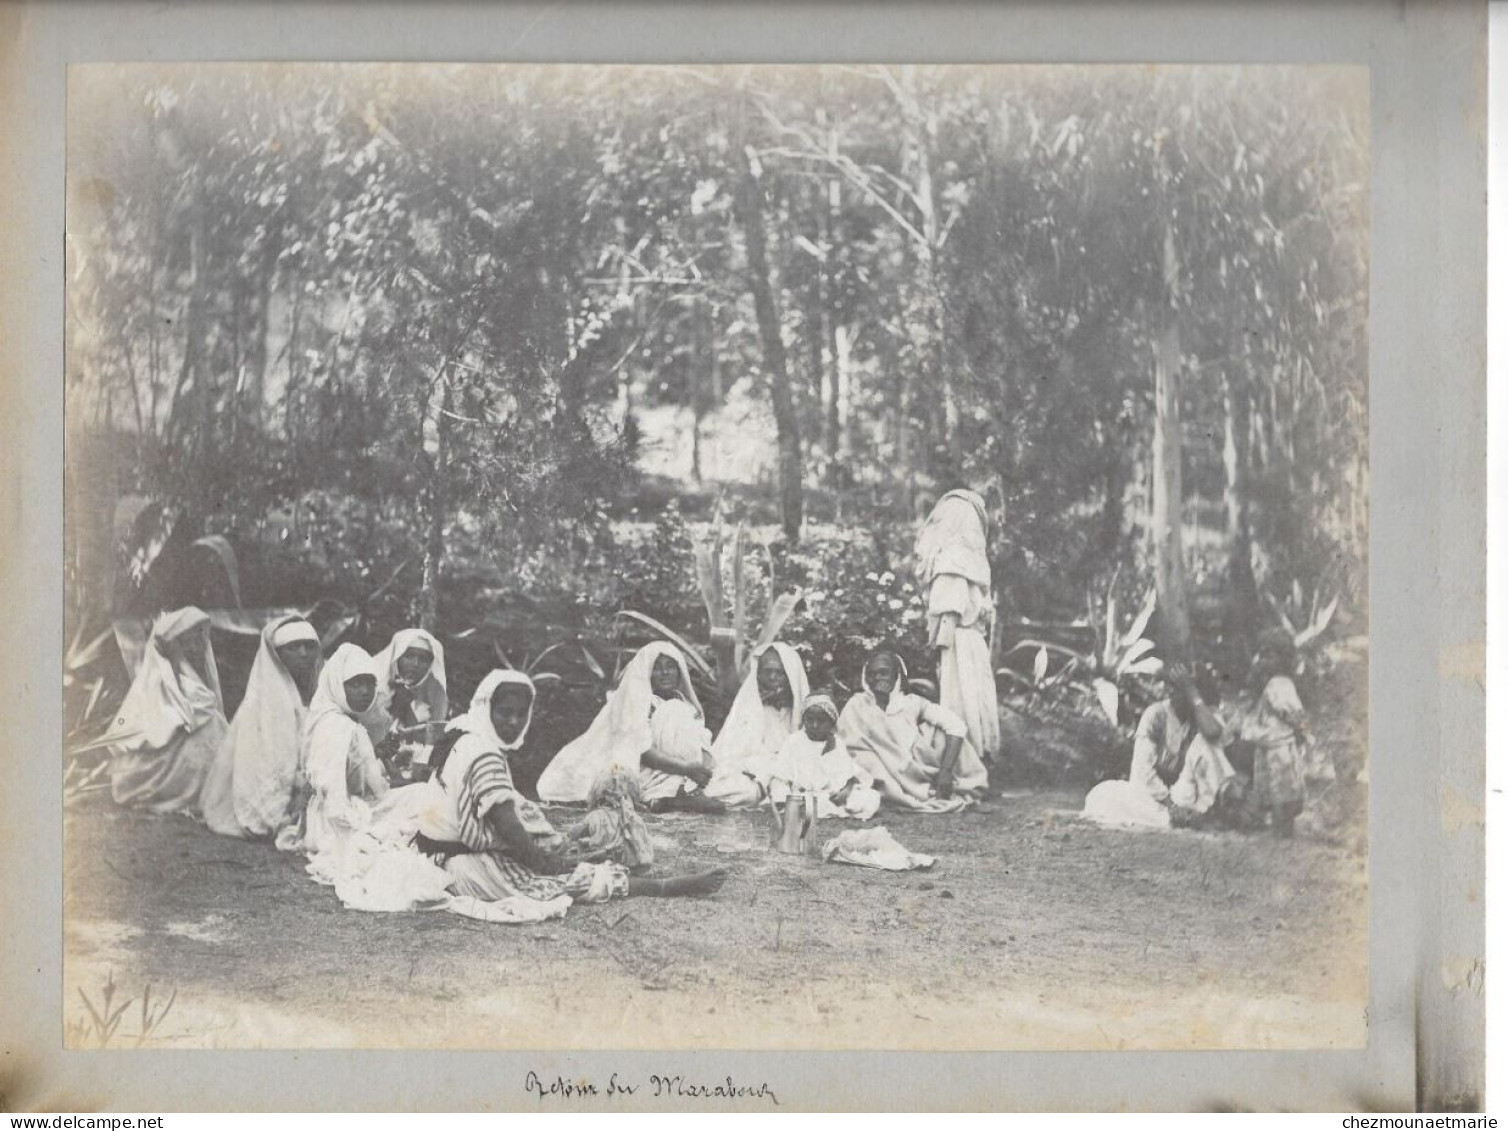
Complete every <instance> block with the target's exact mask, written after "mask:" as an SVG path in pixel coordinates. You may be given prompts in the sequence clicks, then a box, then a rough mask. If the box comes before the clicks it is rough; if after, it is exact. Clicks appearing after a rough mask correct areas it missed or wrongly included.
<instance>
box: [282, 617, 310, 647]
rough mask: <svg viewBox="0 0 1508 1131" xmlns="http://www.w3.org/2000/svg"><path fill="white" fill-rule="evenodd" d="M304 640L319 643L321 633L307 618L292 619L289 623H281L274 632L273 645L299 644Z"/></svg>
mask: <svg viewBox="0 0 1508 1131" xmlns="http://www.w3.org/2000/svg"><path fill="white" fill-rule="evenodd" d="M304 640H308V641H311V642H312V643H315V644H318V643H319V633H317V632H315V631H314V626H313V625H312V624H310V623H309V622H308V621H306V620H291V621H289V622H288V623H287V624H284V625H280V626H279V627H278V628H277V629H275V630H274V631H273V633H272V646H273V647H274V648H281V647H283V646H284V645H286V644H298V643H300V642H302V641H304Z"/></svg>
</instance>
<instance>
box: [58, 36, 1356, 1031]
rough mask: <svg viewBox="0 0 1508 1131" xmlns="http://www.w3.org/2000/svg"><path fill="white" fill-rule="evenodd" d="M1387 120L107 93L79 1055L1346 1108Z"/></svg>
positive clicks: (568, 93)
mask: <svg viewBox="0 0 1508 1131" xmlns="http://www.w3.org/2000/svg"><path fill="white" fill-rule="evenodd" d="M1368 89H1369V88H1368V74H1367V71H1366V69H1365V68H1359V67H1337V66H1297V65H1288V66H1215V65H1208V66H1171V65H1169V66H1155V67H1152V66H1136V67H1132V66H1082V65H1075V66H1069V65H1060V66H1007V65H989V66H984V65H979V66H963V65H902V64H893V65H891V64H887V65H878V64H875V65H868V64H844V65H780V66H774V65H768V66H742V65H740V66H732V65H690V64H681V65H665V66H588V65H574V66H565V65H561V66H543V65H504V64H472V65H451V64H251V63H235V64H231V63H225V64H212V63H196V64H121V63H115V64H104V63H101V64H85V65H74V66H71V67H70V68H69V74H68V105H67V116H68V117H67V138H66V146H67V168H66V176H67V205H66V209H67V217H66V292H67V309H66V392H65V426H66V432H65V449H64V452H65V483H64V486H65V497H66V502H65V591H64V598H65V600H64V646H65V653H64V688H63V692H64V728H65V740H64V743H63V765H62V766H61V767H60V770H59V772H60V773H61V774H62V775H63V782H64V786H63V809H64V811H63V834H64V840H63V854H64V856H63V859H64V875H63V880H64V897H63V898H64V903H63V907H64V923H63V926H64V939H63V945H64V965H63V981H64V993H63V998H62V1001H63V1009H64V1017H63V1018H61V1019H60V1023H61V1024H62V1026H63V1032H64V1041H65V1045H66V1047H68V1048H70V1049H97V1048H124V1047H139V1048H183V1049H195V1048H211V1049H237V1048H272V1049H289V1048H333V1049H342V1048H344V1049H357V1048H413V1049H426V1048H429V1049H494V1048H496V1049H510V1048H511V1049H520V1048H537V1047H549V1048H558V1049H590V1048H616V1049H717V1048H741V1049H767V1050H781V1049H825V1050H860V1049H892V1050H896V1049H918V1050H934V1051H935V1050H1037V1049H1042V1050H1049V1049H1050V1050H1127V1049H1147V1050H1154V1049H1155V1050H1161V1049H1182V1050H1205V1049H1210V1050H1214V1049H1227V1050H1236V1049H1356V1048H1362V1047H1365V1046H1366V1044H1367V1040H1368V1030H1367V1003H1368V822H1367V815H1368V791H1369V773H1368V768H1369V760H1368V700H1367V687H1368V660H1369V646H1368V641H1369V619H1368V531H1369V519H1368V516H1369V502H1370V492H1369V462H1368V461H1369V455H1368V451H1369V449H1368V439H1369V427H1368V404H1369V400H1368V389H1369V383H1368V291H1369V247H1370V245H1369V238H1370V237H1369V230H1370V218H1369V199H1370V198H1369V182H1370V177H1371V170H1370V149H1369V136H1370V129H1371V126H1370V121H1369V113H1370V111H1369V95H1368Z"/></svg>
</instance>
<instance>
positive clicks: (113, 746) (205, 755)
mask: <svg viewBox="0 0 1508 1131" xmlns="http://www.w3.org/2000/svg"><path fill="white" fill-rule="evenodd" d="M225 730H226V722H225V710H224V706H223V704H222V700H221V698H220V676H219V674H218V672H217V671H216V668H215V653H214V649H213V648H212V647H211V645H210V640H209V617H208V615H207V614H205V613H204V612H202V611H201V610H199V609H195V608H184V609H178V610H176V611H174V612H171V613H163V614H162V616H160V617H158V618H157V622H156V624H154V625H153V626H152V634H151V636H150V638H148V640H147V647H146V652H145V653H144V654H143V655H142V659H141V666H140V667H139V668H138V669H137V671H136V677H135V678H134V679H133V680H132V681H131V688H130V690H129V691H127V692H126V698H125V700H124V701H123V702H122V703H121V705H120V712H119V714H118V716H117V718H116V720H115V724H114V726H113V727H112V728H111V730H110V732H109V733H108V734H107V735H106V736H105V737H106V738H107V739H110V740H112V741H111V743H110V746H109V750H110V794H111V796H112V797H114V798H115V800H116V801H117V802H118V803H119V804H121V805H133V806H138V807H140V808H143V809H150V810H152V811H154V812H157V813H188V814H190V815H197V814H198V812H199V794H200V790H201V789H202V788H203V786H204V779H205V776H206V774H207V773H208V771H209V768H210V765H211V763H212V762H213V761H214V757H215V751H216V750H217V749H218V748H219V746H220V743H221V742H222V741H223V740H224V738H225Z"/></svg>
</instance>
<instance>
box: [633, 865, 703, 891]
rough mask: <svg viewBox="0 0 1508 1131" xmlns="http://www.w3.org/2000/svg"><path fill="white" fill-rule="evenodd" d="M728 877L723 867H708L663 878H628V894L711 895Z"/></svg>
mask: <svg viewBox="0 0 1508 1131" xmlns="http://www.w3.org/2000/svg"><path fill="white" fill-rule="evenodd" d="M727 879H728V872H727V869H725V868H710V869H708V870H707V871H705V872H693V873H692V874H691V875H689V876H668V877H666V878H665V879H663V880H648V879H640V878H639V877H638V876H630V877H629V878H628V894H629V895H645V896H658V897H660V898H670V897H673V896H680V895H712V894H714V893H715V892H717V891H718V889H720V888H721V887H722V886H723V883H724V882H725V881H726V880H727Z"/></svg>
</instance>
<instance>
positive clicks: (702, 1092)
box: [524, 1070, 780, 1107]
mask: <svg viewBox="0 0 1508 1131" xmlns="http://www.w3.org/2000/svg"><path fill="white" fill-rule="evenodd" d="M524 1091H526V1092H527V1093H528V1094H529V1095H531V1096H534V1097H535V1098H536V1099H537V1100H538V1101H539V1102H540V1103H541V1104H543V1103H545V1102H546V1101H547V1100H553V1101H560V1102H570V1101H571V1100H585V1099H613V1098H615V1097H619V1098H621V1097H638V1098H641V1099H656V1100H662V1099H678V1100H768V1101H769V1102H770V1103H772V1104H774V1105H775V1106H776V1107H779V1106H780V1100H779V1098H778V1097H777V1096H776V1095H775V1090H774V1089H773V1088H771V1087H770V1085H769V1083H768V1082H765V1081H761V1082H760V1083H758V1084H740V1083H738V1082H737V1081H735V1080H734V1079H733V1077H731V1076H725V1077H723V1079H722V1080H720V1081H714V1082H712V1083H706V1082H704V1081H700V1080H692V1079H689V1078H688V1077H686V1076H684V1075H682V1074H680V1073H676V1074H673V1075H668V1076H661V1075H659V1074H658V1073H654V1072H652V1073H650V1074H649V1075H648V1076H643V1077H628V1076H624V1075H620V1074H619V1073H617V1072H614V1073H613V1074H612V1075H611V1076H609V1077H608V1078H607V1080H606V1081H598V1080H589V1079H586V1078H584V1077H583V1078H580V1079H576V1080H567V1079H566V1078H565V1077H564V1076H541V1075H540V1074H539V1073H537V1072H534V1071H532V1070H531V1071H530V1072H528V1073H527V1074H526V1075H525V1076H524Z"/></svg>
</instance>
